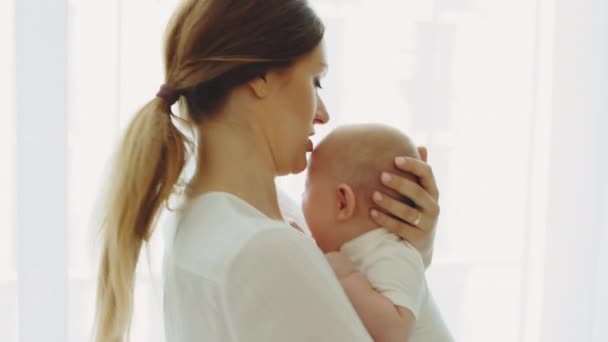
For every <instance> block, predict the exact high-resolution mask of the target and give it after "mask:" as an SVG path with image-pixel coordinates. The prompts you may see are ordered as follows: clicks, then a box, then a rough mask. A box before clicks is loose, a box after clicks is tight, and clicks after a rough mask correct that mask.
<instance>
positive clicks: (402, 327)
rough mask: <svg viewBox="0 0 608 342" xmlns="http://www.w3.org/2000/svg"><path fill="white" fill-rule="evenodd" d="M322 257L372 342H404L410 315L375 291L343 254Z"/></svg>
mask: <svg viewBox="0 0 608 342" xmlns="http://www.w3.org/2000/svg"><path fill="white" fill-rule="evenodd" d="M326 257H327V261H328V262H329V264H330V265H331V267H332V269H333V270H334V272H335V273H336V276H337V277H338V279H339V280H340V284H341V285H342V287H343V288H344V291H345V292H346V295H347V296H348V299H350V302H351V303H352V304H353V307H354V308H355V310H356V311H357V314H358V315H359V317H360V318H361V320H362V321H363V324H364V325H365V328H367V331H368V332H369V333H370V335H372V337H373V338H374V341H376V342H392V341H400V342H403V341H408V340H409V338H410V335H411V332H412V331H413V328H414V323H415V318H414V315H413V314H412V312H411V311H410V310H408V309H405V308H402V307H399V306H395V305H394V304H393V303H392V302H391V301H390V300H388V298H386V297H385V296H383V295H382V294H380V293H379V292H378V291H376V290H375V289H374V288H373V287H372V286H371V284H370V283H369V281H368V280H367V278H365V276H364V275H363V274H362V273H361V272H359V271H358V270H357V269H356V268H355V265H354V264H353V263H352V261H351V260H350V259H349V258H348V257H347V256H345V255H344V254H342V253H340V252H332V253H328V254H326Z"/></svg>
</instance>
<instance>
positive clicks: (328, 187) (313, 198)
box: [302, 151, 340, 253]
mask: <svg viewBox="0 0 608 342" xmlns="http://www.w3.org/2000/svg"><path fill="white" fill-rule="evenodd" d="M319 159H320V158H319V156H318V153H317V152H316V151H315V152H313V153H312V154H311V156H310V160H309V163H308V170H307V173H306V185H305V190H304V193H303V194H302V211H303V213H304V217H305V218H306V224H307V225H308V228H309V229H310V231H311V233H312V235H313V237H314V238H315V241H316V242H317V244H318V245H319V247H320V248H321V250H322V251H323V252H325V253H327V252H329V251H334V250H337V249H338V248H339V247H340V243H339V241H337V240H338V237H337V236H336V235H335V234H334V233H335V223H336V221H335V217H336V205H337V204H336V203H335V193H334V186H333V183H332V182H331V181H330V179H329V178H328V177H327V175H326V174H325V173H324V172H322V170H320V168H319V163H321V161H320V160H319Z"/></svg>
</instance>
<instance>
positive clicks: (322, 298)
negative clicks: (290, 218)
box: [225, 226, 371, 342]
mask: <svg viewBox="0 0 608 342" xmlns="http://www.w3.org/2000/svg"><path fill="white" fill-rule="evenodd" d="M227 281H228V288H227V292H226V294H225V299H226V303H227V305H228V307H229V308H230V310H231V312H232V313H233V314H232V315H231V317H229V321H230V324H231V326H232V327H231V328H232V330H233V331H234V333H235V335H236V336H237V340H242V341H252V342H262V341H263V342H267V341H293V342H300V341H301V342H308V341H320V342H323V341H328V342H329V341H332V342H333V341H371V338H370V336H369V334H368V333H367V331H366V330H365V327H364V326H363V324H362V323H361V320H360V319H359V317H358V316H357V314H356V312H355V310H354V309H353V307H352V305H351V304H350V302H349V301H348V298H347V297H346V295H345V293H344V291H343V290H342V288H341V286H340V284H339V283H338V281H337V279H336V277H335V275H334V274H333V271H332V270H331V268H330V267H329V265H328V264H327V262H326V260H325V258H324V256H323V254H322V253H321V251H320V250H319V249H318V247H317V246H315V245H314V242H313V241H311V240H310V239H308V238H306V237H305V236H304V235H302V234H301V233H299V232H297V231H295V230H293V229H292V228H290V227H287V226H285V227H283V228H280V229H269V230H266V231H262V232H260V233H258V234H256V236H254V237H253V238H252V239H251V240H250V241H249V242H248V243H247V244H246V246H245V247H244V248H243V249H242V250H241V252H240V253H239V255H238V256H237V257H236V258H235V259H234V260H233V261H232V263H231V265H230V273H229V274H228V278H227Z"/></svg>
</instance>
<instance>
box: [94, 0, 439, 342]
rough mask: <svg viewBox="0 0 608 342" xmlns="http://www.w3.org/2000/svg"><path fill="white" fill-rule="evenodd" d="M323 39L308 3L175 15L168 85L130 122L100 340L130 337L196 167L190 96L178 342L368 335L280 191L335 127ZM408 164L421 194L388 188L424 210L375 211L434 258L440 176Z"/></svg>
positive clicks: (172, 331) (199, 7)
mask: <svg viewBox="0 0 608 342" xmlns="http://www.w3.org/2000/svg"><path fill="white" fill-rule="evenodd" d="M323 32H324V28H323V25H322V23H321V22H320V20H319V18H318V17H317V16H316V15H315V13H314V12H313V11H312V10H311V9H310V8H309V7H308V5H307V3H306V1H304V0H249V1H243V0H207V1H201V0H199V1H195V0H191V1H186V2H185V3H184V4H183V5H182V6H181V7H180V8H179V9H178V11H177V13H176V14H175V16H174V18H173V20H172V22H171V24H170V26H169V29H168V35H167V38H166V46H165V56H164V57H165V66H166V67H165V77H166V79H165V84H164V85H163V86H162V87H161V90H160V91H159V93H158V94H157V97H156V98H154V99H153V100H152V101H151V102H149V103H148V104H147V105H145V106H144V107H143V108H142V109H141V110H140V112H139V113H137V115H136V116H135V118H134V119H133V121H132V122H131V124H130V125H129V127H128V128H127V131H126V133H125V136H124V138H123V141H122V144H121V146H120V148H119V151H118V155H117V159H116V165H115V168H114V175H113V178H112V187H111V188H110V189H109V194H108V198H107V203H108V206H107V209H106V211H105V221H104V226H103V229H104V230H103V234H104V235H103V236H104V245H103V250H102V252H103V253H102V259H101V267H100V275H99V286H98V294H97V318H96V339H97V341H104V342H106V341H123V340H125V339H126V337H127V336H128V330H129V326H130V320H131V314H132V303H133V287H134V280H135V279H134V278H135V277H134V271H135V265H136V263H137V259H138V255H139V251H140V248H141V245H142V243H143V242H144V241H147V239H148V238H149V237H150V235H151V233H152V227H153V225H154V222H155V219H156V217H157V215H158V213H159V210H160V209H161V206H162V205H163V204H165V203H166V201H167V200H168V198H169V196H170V195H171V194H172V193H173V192H174V189H175V187H176V184H177V183H178V179H179V177H180V174H181V173H182V169H183V167H184V164H185V162H186V158H187V153H186V147H187V146H190V145H189V144H187V140H186V138H185V136H184V135H183V134H182V133H181V132H180V130H178V128H177V127H176V126H175V124H176V123H177V122H182V121H183V120H181V119H180V120H178V118H177V117H176V116H174V115H173V114H172V112H171V105H172V104H173V103H174V102H176V101H177V100H179V101H180V105H181V108H182V109H183V110H182V111H181V112H183V113H185V115H186V116H187V118H186V121H187V122H188V124H189V125H191V127H192V128H193V129H194V131H195V133H196V134H195V137H196V144H194V146H195V148H194V156H195V157H196V161H197V167H196V171H195V173H194V175H193V177H192V178H191V179H190V180H189V182H188V184H187V191H186V203H185V205H184V206H183V207H181V208H180V210H178V211H177V212H176V213H175V216H174V220H173V221H172V224H171V225H170V226H169V229H168V230H169V235H168V239H167V242H166V250H165V262H164V295H165V298H164V300H165V329H166V333H167V339H168V341H201V340H205V341H368V340H370V337H369V335H368V334H367V332H366V331H365V329H364V327H363V325H362V324H361V322H360V321H359V319H358V317H357V315H356V314H355V312H354V310H353V308H352V306H351V305H350V303H349V302H348V299H347V298H346V296H345V295H344V292H343V291H342V289H341V288H340V285H339V284H338V282H337V280H336V278H335V276H334V274H333V272H332V270H331V269H330V267H329V266H328V264H327V263H326V261H325V258H324V257H323V255H322V253H321V252H320V250H319V249H318V248H317V247H316V246H315V244H314V242H312V241H311V240H310V239H308V238H307V237H306V236H305V235H304V234H302V233H301V232H299V231H298V230H296V229H293V228H292V227H291V226H290V225H289V224H287V223H286V222H285V221H284V219H283V216H282V214H281V211H280V209H279V203H278V200H277V192H276V189H275V182H274V178H275V177H276V176H278V175H285V174H289V173H298V172H301V171H303V170H304V169H305V168H306V163H307V161H306V153H307V152H310V151H312V149H313V146H312V143H311V141H310V140H309V136H311V135H312V134H314V125H315V124H324V123H326V122H327V121H328V120H329V116H328V114H327V112H326V111H325V107H324V105H323V102H322V100H321V98H320V97H319V96H318V94H317V91H316V89H317V88H320V87H321V79H322V77H323V76H324V75H325V73H326V72H327V62H326V58H325V49H324V46H323V41H322V40H323ZM362 86H363V85H362ZM423 152H424V151H423ZM423 154H424V153H423ZM398 167H400V168H401V169H402V170H404V171H408V172H412V173H414V174H416V175H418V177H419V178H420V180H421V184H422V187H421V186H418V185H416V184H415V183H413V182H409V181H407V180H406V179H404V178H401V177H399V176H397V175H395V176H394V177H393V179H392V180H391V181H390V182H388V183H386V184H387V186H389V187H392V188H394V189H395V190H397V191H398V192H400V193H402V194H403V195H405V196H407V197H409V198H411V199H412V200H414V201H415V202H416V204H417V208H416V209H413V208H411V207H408V206H406V205H403V204H401V203H399V202H397V201H395V200H391V199H388V198H387V199H386V200H385V202H383V203H378V205H379V209H383V210H374V211H373V212H372V213H370V215H372V217H373V218H374V219H375V221H376V222H377V223H378V224H379V225H382V226H384V227H387V228H389V229H391V230H394V231H395V232H397V233H399V234H400V235H401V236H403V237H404V238H406V239H408V240H409V241H410V242H411V243H412V244H414V245H415V246H416V247H417V248H418V249H419V250H420V251H421V253H422V254H423V255H424V256H425V260H426V262H427V265H428V262H430V255H431V254H432V243H433V235H434V230H435V229H434V227H435V223H436V221H437V216H438V212H439V207H438V205H437V190H436V186H435V181H434V177H433V175H432V173H431V171H430V168H429V167H428V166H427V165H426V164H425V163H423V162H417V161H414V160H407V161H406V163H405V164H404V165H401V166H398ZM391 168H392V166H391V165H387V170H388V169H391ZM378 176H379V177H380V175H378ZM385 212H386V213H390V214H392V216H393V217H391V216H389V215H387V214H386V213H385Z"/></svg>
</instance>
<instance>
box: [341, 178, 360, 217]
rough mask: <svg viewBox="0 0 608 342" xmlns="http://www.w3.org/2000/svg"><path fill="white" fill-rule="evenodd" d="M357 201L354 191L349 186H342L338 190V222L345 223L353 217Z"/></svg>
mask: <svg viewBox="0 0 608 342" xmlns="http://www.w3.org/2000/svg"><path fill="white" fill-rule="evenodd" d="M356 207H357V200H356V198H355V193H354V192H353V189H352V188H351V187H350V185H348V184H344V183H342V184H340V185H338V188H337V189H336V209H337V213H338V217H337V219H338V221H345V220H348V219H350V218H352V217H353V215H354V214H355V208H356Z"/></svg>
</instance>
